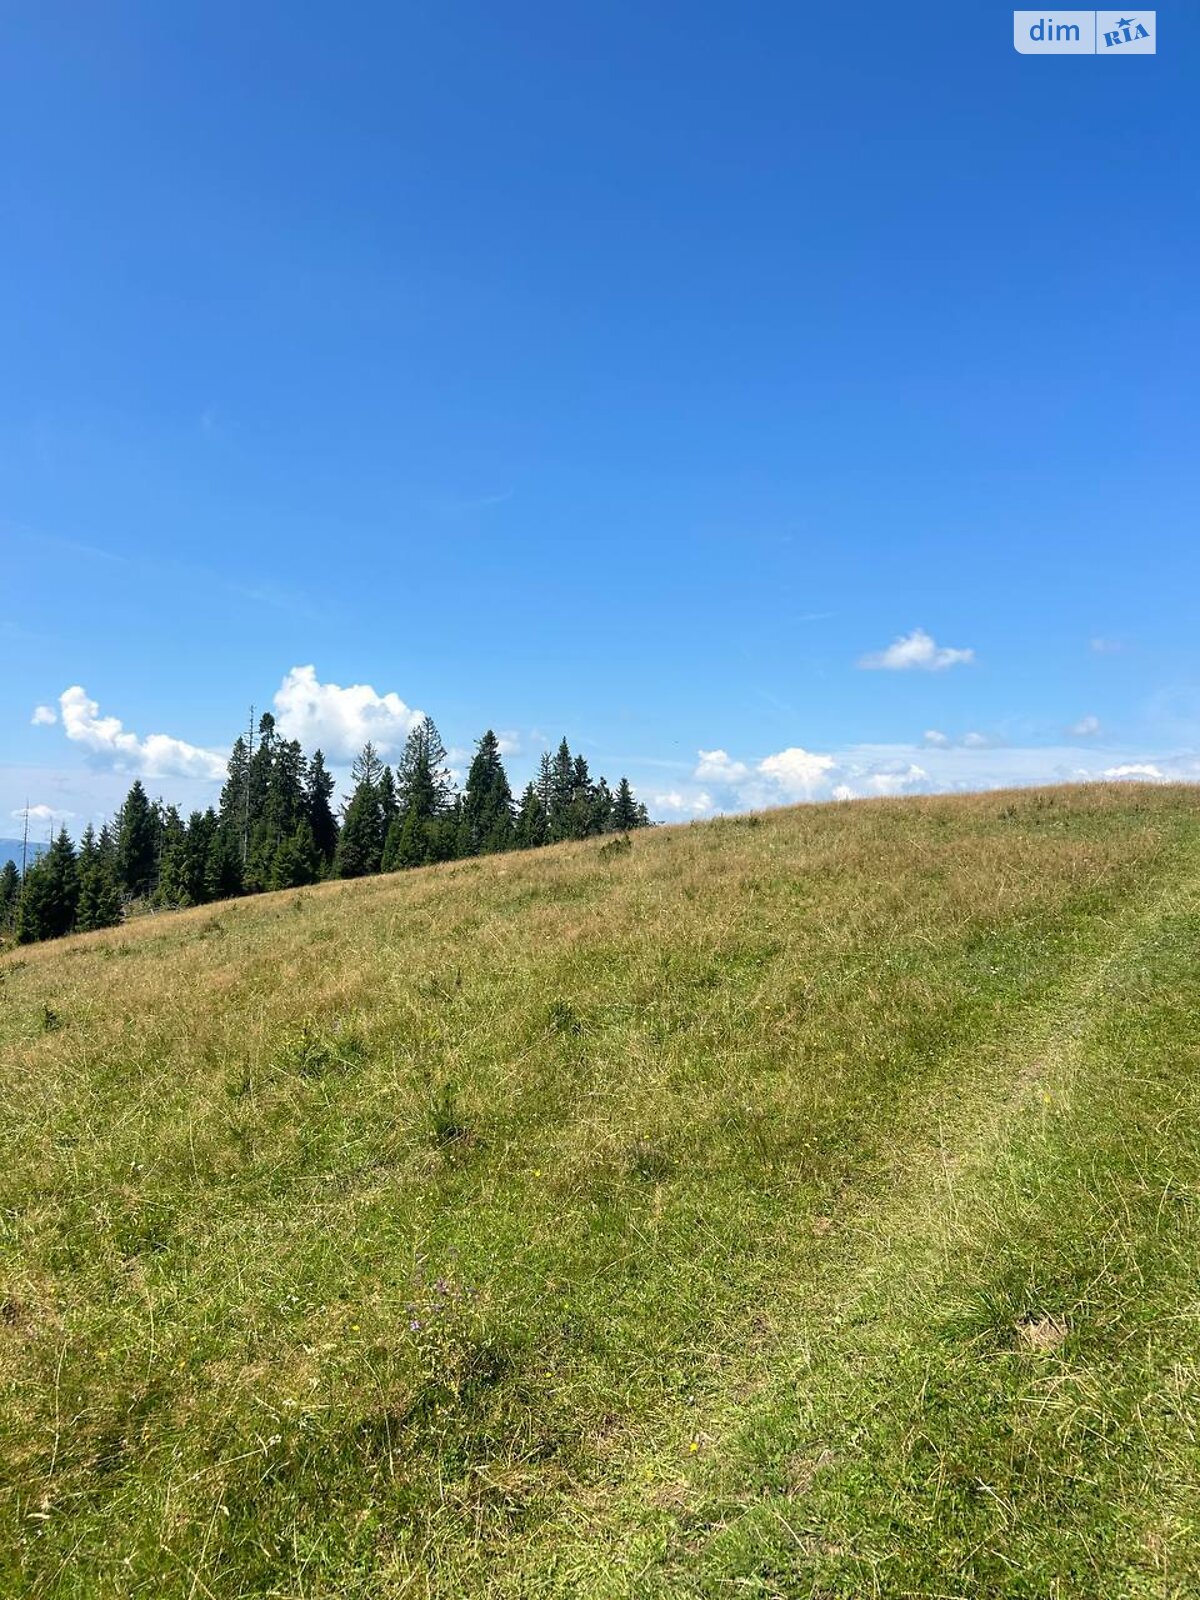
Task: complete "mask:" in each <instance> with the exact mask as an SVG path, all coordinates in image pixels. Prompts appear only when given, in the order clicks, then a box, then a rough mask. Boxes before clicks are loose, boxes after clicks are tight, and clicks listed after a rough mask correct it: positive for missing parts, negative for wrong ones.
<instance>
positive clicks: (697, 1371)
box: [0, 785, 1200, 1600]
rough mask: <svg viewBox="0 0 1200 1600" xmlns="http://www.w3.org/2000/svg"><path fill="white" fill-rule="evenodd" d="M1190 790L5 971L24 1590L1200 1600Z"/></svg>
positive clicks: (17, 958)
mask: <svg viewBox="0 0 1200 1600" xmlns="http://www.w3.org/2000/svg"><path fill="white" fill-rule="evenodd" d="M1198 1001H1200V794H1198V793H1197V791H1195V790H1189V789H1185V788H1175V787H1166V786H1163V787H1141V786H1130V785H1111V786H1102V785H1101V786H1086V787H1068V788H1059V789H1047V790H1042V791H1021V792H1011V793H1002V794H987V795H978V796H966V797H949V798H946V797H943V798H921V799H906V800H880V801H868V802H854V803H842V804H832V805H825V806H810V807H800V808H796V809H791V810H784V811H776V812H770V813H764V814H762V815H759V816H749V817H741V818H728V819H722V820H718V821H714V822H710V823H705V824H694V825H691V826H687V827H677V828H663V829H654V830H648V831H646V832H643V833H639V834H637V835H636V836H633V837H632V838H631V839H630V840H629V841H626V840H623V839H620V838H617V839H613V840H609V841H600V840H594V841H588V842H584V843H580V844H567V845H560V846H556V847H553V848H550V849H547V850H542V851H535V852H523V853H520V854H509V855H501V856H495V857H490V858H487V859H486V860H467V861H458V862H453V863H449V864H446V865H444V866H439V867H431V868H425V869H421V870H418V871H410V872H402V873H395V874H391V875H388V876H384V877H378V878H372V879H368V880H363V881H358V882H345V883H330V884H326V885H322V886H319V887H316V888H312V889H306V890H301V891H288V892H284V893H279V894H273V895H263V896H259V897H256V898H254V899H250V900H242V901H237V902H229V903H225V904H221V905H217V906H206V907H203V908H201V909H198V910H195V911H190V912H183V913H176V914H164V915H160V916H156V917H147V918H144V919H141V920H138V921H136V922H130V923H128V924H126V925H125V926H124V927H122V928H118V929H113V930H109V931H106V932H103V933H96V934H88V935H82V936H78V937H75V938H71V939H67V940H63V941H59V942H55V943H51V944H46V945H38V946H31V947H29V948H27V949H21V950H16V951H11V952H9V953H8V954H6V955H4V956H3V957H0V1594H2V1595H4V1596H5V1597H8V1596H12V1597H24V1596H39V1597H47V1600H49V1597H54V1600H59V1597H63V1600H66V1597H71V1600H85V1597H86V1600H91V1597H95V1596H101V1597H107V1596H114V1597H116V1596H120V1597H126V1596H151V1595H153V1596H156V1597H158V1596H179V1597H182V1600H202V1597H210V1600H249V1597H251V1596H253V1597H268V1596H269V1597H273V1600H282V1597H287V1600H293V1597H294V1600H300V1597H338V1600H392V1597H400V1596H403V1597H410V1596H411V1597H414V1600H418V1597H419V1600H425V1597H430V1600H432V1597H438V1600H445V1597H459V1596H461V1597H463V1600H476V1597H484V1596H488V1597H497V1600H501V1597H504V1600H516V1597H527V1596H528V1597H546V1600H550V1597H566V1596H573V1597H578V1600H618V1597H630V1600H632V1597H639V1600H641V1597H648V1600H666V1597H674V1596H693V1597H718V1596H760V1597H781V1600H782V1597H786V1600H791V1597H820V1600H834V1597H839V1600H857V1597H860V1596H866V1597H871V1596H895V1597H900V1596H904V1597H917V1596H920V1597H928V1600H933V1597H939V1600H946V1597H951V1596H955V1597H957V1596H961V1597H963V1600H981V1597H992V1596H996V1597H998V1596H1005V1597H1009V1596H1011V1597H1029V1600H1034V1597H1040V1600H1068V1597H1076V1596H1078V1597H1101V1596H1102V1597H1104V1600H1120V1597H1130V1600H1132V1597H1150V1596H1153V1597H1161V1600H1167V1597H1187V1596H1196V1595H1200V1497H1198V1496H1200V1287H1198V1286H1200V1272H1198V1269H1200V1139H1198V1138H1197V1126H1198V1120H1200V1070H1198V1069H1200V1029H1198V1027H1197V1010H1198Z"/></svg>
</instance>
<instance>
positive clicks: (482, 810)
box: [0, 712, 650, 944]
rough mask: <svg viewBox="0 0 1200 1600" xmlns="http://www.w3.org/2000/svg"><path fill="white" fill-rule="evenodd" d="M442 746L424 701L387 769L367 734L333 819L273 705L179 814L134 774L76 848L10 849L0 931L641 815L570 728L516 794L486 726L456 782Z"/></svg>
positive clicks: (59, 840) (312, 878) (315, 766)
mask: <svg viewBox="0 0 1200 1600" xmlns="http://www.w3.org/2000/svg"><path fill="white" fill-rule="evenodd" d="M447 759H448V758H447V753H446V749H445V746H444V745H443V744H442V741H441V738H440V736H439V734H438V731H437V729H436V727H435V726H434V724H433V722H432V721H431V719H430V718H428V717H426V718H424V720H423V721H421V722H419V723H418V724H417V725H416V726H415V727H414V728H413V730H412V732H411V733H410V734H409V736H408V739H407V741H406V743H405V746H404V751H403V754H402V755H401V757H400V760H399V762H398V763H397V765H396V769H395V771H394V772H393V770H392V768H391V767H390V766H388V765H386V764H385V763H384V762H383V761H382V760H381V758H380V756H379V754H378V752H377V751H376V749H375V747H374V745H373V744H371V743H369V742H368V743H367V744H366V745H365V746H364V747H363V750H362V751H361V753H360V754H359V756H358V757H357V759H356V760H355V762H354V765H353V768H352V771H351V778H352V781H353V789H352V792H351V795H350V798H349V800H348V801H347V802H346V804H345V805H344V806H343V807H342V815H341V817H340V819H339V817H338V816H337V814H336V813H335V811H334V809H333V792H334V780H333V776H332V774H331V773H330V772H329V769H328V768H327V767H326V765H325V758H324V756H323V755H322V753H321V751H320V750H318V751H316V753H315V754H314V755H313V756H312V757H311V759H310V758H309V757H306V756H305V755H304V753H303V751H302V750H301V748H300V745H299V744H298V743H297V741H296V740H294V739H284V738H282V737H281V736H280V734H279V733H278V731H277V729H276V726H275V719H274V717H273V716H271V714H270V713H269V712H267V713H265V714H264V715H263V717H262V718H261V720H260V721H259V724H258V733H257V742H256V743H254V744H253V748H251V742H250V741H248V740H247V739H246V738H243V737H241V736H239V737H238V739H237V740H236V741H235V743H234V746H233V750H232V752H231V753H230V757H229V767H228V775H227V777H226V780H225V784H224V787H223V788H222V790H221V797H220V801H219V804H218V805H217V807H216V808H213V807H211V806H210V807H209V809H208V810H207V811H193V812H192V814H191V815H190V816H189V817H188V818H187V819H186V821H185V820H184V818H183V817H182V816H181V815H180V813H179V811H178V810H177V809H176V807H175V806H164V805H163V804H162V802H161V801H157V802H154V801H151V800H150V798H149V796H148V795H147V793H146V790H145V788H144V787H143V785H142V782H141V780H140V779H138V780H135V782H134V784H133V786H132V788H131V789H130V791H129V793H128V795H127V796H126V798H125V803H124V804H123V805H122V807H121V809H120V811H119V812H118V813H117V815H116V816H115V817H114V818H113V820H112V822H111V824H109V823H106V824H105V825H104V827H102V828H101V830H100V832H99V833H96V832H95V830H94V829H93V828H92V827H91V825H90V824H89V826H88V827H87V829H86V830H85V831H84V834H83V836H82V838H81V840H80V842H79V847H78V849H76V847H75V845H74V844H73V843H72V841H71V838H70V835H69V834H68V833H67V830H66V828H65V827H64V828H61V829H60V830H59V832H58V835H57V837H56V838H55V839H54V841H53V843H52V844H51V846H50V849H49V850H48V851H47V852H46V853H45V854H44V855H42V856H40V857H39V858H38V860H36V861H35V862H33V863H32V864H31V865H30V866H29V868H28V870H27V871H26V873H25V876H24V878H23V879H22V877H21V875H20V874H19V873H18V871H17V869H16V866H15V864H14V863H13V862H11V861H9V862H7V863H6V864H5V866H4V867H3V869H0V931H6V932H10V933H11V934H13V935H14V936H15V938H16V940H17V942H18V943H19V944H29V943H32V942H33V941H35V940H38V939H57V938H60V937H61V936H62V935H63V934H67V933H72V932H75V933H82V932H86V931H87V930H89V929H93V928H107V927H112V926H113V925H115V924H116V923H119V922H121V921H122V920H123V919H124V917H125V916H126V915H127V914H128V912H129V910H130V908H131V907H137V906H139V905H140V906H144V907H146V908H157V907H169V908H180V907H184V906H196V905H205V904H207V903H208V902H209V901H213V900H228V899H232V898H234V897H236V896H238V895H245V894H257V893H261V892H262V891H264V890H268V889H293V888H299V887H302V886H304V885H306V884H310V883H318V882H320V881H322V880H323V879H326V878H362V877H366V876H368V875H370V874H372V873H376V872H395V871H398V870H400V869H402V868H405V867H420V866H425V865H428V864H429V863H431V862H435V861H453V860H457V859H459V858H461V857H464V856H478V855H490V854H493V853H494V852H496V851H501V850H529V849H536V848H537V847H538V846H540V845H546V844H554V843H557V842H559V841H560V840H564V839H586V838H590V837H591V836H593V835H595V834H602V833H614V832H618V833H623V832H627V831H628V830H630V829H632V828H642V827H646V826H648V824H649V820H650V819H649V817H648V816H647V814H646V808H645V806H644V805H642V804H641V803H640V802H638V801H637V800H635V798H634V795H633V791H632V790H631V789H630V787H629V783H628V781H627V780H626V779H625V778H622V779H621V781H620V783H619V784H618V785H617V788H616V790H615V792H614V791H613V790H610V789H609V787H608V784H607V783H606V782H605V780H604V778H602V777H601V778H597V779H595V780H594V781H593V779H592V777H591V775H590V773H589V771H588V764H587V761H586V760H585V759H584V758H583V756H572V754H571V751H570V749H569V747H568V745H567V741H566V740H565V739H563V741H562V742H561V744H560V745H559V747H558V749H557V751H556V752H555V753H554V754H553V755H550V754H549V752H547V753H546V754H545V755H543V757H542V760H541V765H540V767H539V770H538V775H537V777H536V779H534V780H533V781H532V782H530V783H529V784H528V785H527V786H526V788H525V791H524V793H523V794H522V795H521V797H520V800H519V801H514V799H513V794H512V790H511V789H510V787H509V782H508V775H507V773H506V772H505V770H504V763H503V761H502V759H501V756H500V745H499V741H498V740H497V738H496V735H495V734H494V733H493V732H492V731H491V730H490V729H489V730H488V731H487V733H485V734H484V735H483V737H482V738H481V739H480V741H479V744H478V748H477V749H476V752H475V756H474V759H473V760H472V762H471V767H470V771H469V772H468V774H467V781H466V785H465V787H464V788H463V790H462V792H461V793H457V792H455V789H454V785H453V783H452V781H451V776H450V773H449V771H448V769H447Z"/></svg>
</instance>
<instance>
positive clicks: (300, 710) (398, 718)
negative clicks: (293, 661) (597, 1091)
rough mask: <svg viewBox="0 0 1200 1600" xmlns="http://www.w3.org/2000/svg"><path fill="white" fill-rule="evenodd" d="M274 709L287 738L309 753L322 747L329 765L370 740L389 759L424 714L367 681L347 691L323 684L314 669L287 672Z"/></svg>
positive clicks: (347, 755) (354, 751)
mask: <svg viewBox="0 0 1200 1600" xmlns="http://www.w3.org/2000/svg"><path fill="white" fill-rule="evenodd" d="M275 710H276V713H277V718H278V724H279V731H280V733H282V734H283V735H284V737H285V738H287V739H298V740H299V741H300V743H301V744H302V745H303V746H304V749H305V750H306V751H308V752H309V753H311V752H312V751H313V750H316V749H321V750H323V751H324V752H325V754H326V755H327V756H328V757H329V759H330V760H331V761H350V760H352V759H353V758H354V757H355V756H356V755H357V754H358V752H359V751H360V750H361V749H362V747H363V745H364V744H366V742H367V740H368V739H370V740H371V741H372V743H373V744H374V745H375V748H376V749H377V750H378V751H379V753H380V755H382V756H384V757H385V758H386V757H389V756H393V755H396V754H398V753H399V751H400V750H401V748H402V747H403V745H404V741H405V739H406V738H407V737H408V735H409V733H410V732H411V731H412V729H413V728H414V727H416V725H417V723H418V722H420V721H421V719H422V718H423V716H424V715H425V713H424V712H423V711H415V710H413V709H412V707H410V706H407V705H405V703H404V701H403V700H401V698H400V696H399V695H398V694H396V693H394V692H391V693H388V694H379V693H377V692H376V690H375V689H373V688H372V687H371V685H370V684H369V683H353V684H350V685H349V686H348V687H347V688H345V689H343V688H342V687H341V686H340V685H339V684H336V683H321V682H320V681H319V680H318V678H317V671H316V668H315V667H311V666H309V667H293V668H292V669H291V670H290V671H289V672H288V673H287V675H286V676H285V678H284V680H283V682H282V683H281V684H280V685H279V688H278V689H277V690H276V693H275Z"/></svg>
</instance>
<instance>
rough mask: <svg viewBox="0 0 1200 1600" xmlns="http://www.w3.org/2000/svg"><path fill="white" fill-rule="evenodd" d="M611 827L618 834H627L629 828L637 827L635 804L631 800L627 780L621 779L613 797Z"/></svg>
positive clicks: (631, 795)
mask: <svg viewBox="0 0 1200 1600" xmlns="http://www.w3.org/2000/svg"><path fill="white" fill-rule="evenodd" d="M612 826H613V827H614V828H615V829H616V831H617V832H618V833H628V832H629V830H630V828H636V827H637V826H638V820H637V802H636V801H635V800H634V798H633V790H632V789H631V788H630V787H629V779H628V778H622V779H621V781H620V783H619V784H618V785H617V792H616V794H615V795H614V796H613V807H612Z"/></svg>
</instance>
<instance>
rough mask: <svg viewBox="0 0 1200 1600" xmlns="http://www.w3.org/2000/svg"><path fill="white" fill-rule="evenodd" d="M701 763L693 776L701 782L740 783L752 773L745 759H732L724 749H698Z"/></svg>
mask: <svg viewBox="0 0 1200 1600" xmlns="http://www.w3.org/2000/svg"><path fill="white" fill-rule="evenodd" d="M697 754H698V755H699V757H700V764H699V765H698V766H697V768H696V770H695V772H694V773H693V774H692V776H693V777H694V778H695V779H697V780H698V781H699V782H700V783H740V782H741V781H742V779H743V778H747V777H749V775H750V768H749V767H748V766H747V765H746V764H745V762H744V761H731V760H730V758H729V757H728V756H727V755H726V753H725V751H724V750H700V751H697Z"/></svg>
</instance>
